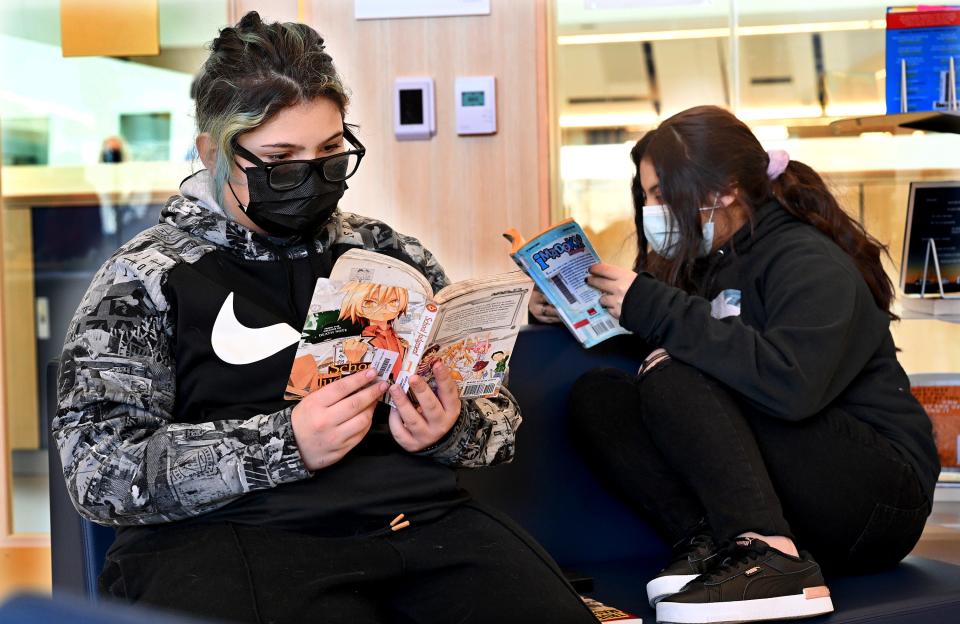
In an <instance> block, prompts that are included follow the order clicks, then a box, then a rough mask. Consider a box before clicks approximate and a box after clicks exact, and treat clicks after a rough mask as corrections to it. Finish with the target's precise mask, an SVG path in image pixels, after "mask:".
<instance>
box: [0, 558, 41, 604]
mask: <svg viewBox="0 0 960 624" xmlns="http://www.w3.org/2000/svg"><path fill="white" fill-rule="evenodd" d="M50 564H51V562H50V547H49V546H45V547H44V546H33V547H27V546H12V547H0V602H2V601H3V600H4V599H5V598H6V597H7V596H8V595H9V594H12V593H13V592H22V591H30V592H38V593H43V594H49V593H50V589H51V586H52V577H51V570H50V567H51V565H50Z"/></svg>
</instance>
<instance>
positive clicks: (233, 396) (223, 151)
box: [52, 12, 594, 624]
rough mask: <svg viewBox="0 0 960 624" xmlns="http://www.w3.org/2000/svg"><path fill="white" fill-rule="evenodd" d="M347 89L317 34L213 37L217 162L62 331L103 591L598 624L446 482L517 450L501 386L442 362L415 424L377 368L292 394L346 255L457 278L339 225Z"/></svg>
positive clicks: (240, 612)
mask: <svg viewBox="0 0 960 624" xmlns="http://www.w3.org/2000/svg"><path fill="white" fill-rule="evenodd" d="M346 93H347V92H346V88H345V87H344V85H343V84H342V82H341V80H340V77H339V76H338V74H337V72H336V70H335V68H334V66H333V62H332V59H331V58H330V56H329V55H328V54H327V53H326V51H325V49H324V41H323V39H322V38H321V37H320V36H319V35H318V34H317V33H316V32H315V31H314V30H313V29H311V28H309V27H308V26H306V25H304V24H293V23H283V24H282V23H270V24H267V23H264V22H262V21H261V19H260V16H259V15H258V14H257V13H256V12H251V13H248V14H247V15H246V16H244V17H243V19H241V20H240V22H239V23H238V24H237V25H236V26H233V27H229V28H224V29H223V30H221V31H220V33H219V36H218V37H217V38H216V39H215V40H214V41H213V43H212V46H211V53H210V56H209V58H208V59H207V61H206V63H205V64H204V67H203V70H202V72H201V74H200V75H199V77H198V78H197V82H196V120H197V125H198V130H199V134H198V136H197V151H198V153H199V155H200V159H201V160H202V162H203V164H204V166H205V169H203V170H201V171H200V172H198V173H196V174H194V175H193V176H191V177H189V178H187V179H186V180H184V181H183V183H182V184H181V187H180V191H181V192H180V194H178V195H175V196H174V197H171V198H170V200H169V201H168V203H167V205H166V207H165V208H164V210H163V213H162V215H161V221H160V223H159V224H158V225H156V226H153V227H151V228H149V229H147V230H145V231H144V232H142V233H141V234H139V235H138V236H136V237H135V238H134V239H133V240H131V241H130V242H128V243H126V244H125V245H123V246H122V247H121V248H120V249H119V250H117V252H116V253H115V254H114V255H113V256H112V257H111V258H110V259H109V260H108V261H107V262H106V263H105V264H104V265H103V267H102V268H101V269H100V271H99V272H98V273H97V274H96V276H95V278H94V280H93V282H92V283H91V285H90V287H89V289H88V290H87V293H86V295H85V296H84V298H83V300H82V301H81V303H80V305H79V308H78V309H77V312H76V315H75V316H74V318H73V320H72V322H71V323H70V326H69V330H68V333H67V338H66V341H65V344H64V349H63V356H62V363H61V371H60V378H59V383H58V392H59V409H58V412H57V416H56V418H55V419H54V422H53V424H52V428H53V434H54V438H55V440H56V444H57V447H58V449H59V452H60V457H61V460H62V464H63V475H64V478H65V479H66V483H67V486H68V490H69V492H70V495H71V496H72V498H73V501H74V504H75V505H76V507H77V510H78V511H79V512H80V513H81V514H82V515H83V516H85V517H86V518H88V519H90V520H92V521H94V522H98V523H100V524H104V525H108V526H113V527H115V528H116V529H117V538H116V541H115V543H114V544H113V546H112V547H111V548H110V550H109V552H108V554H107V558H106V564H105V566H104V569H103V572H102V574H101V575H100V579H99V588H100V592H101V593H102V594H103V595H105V596H108V597H113V598H116V599H119V600H124V601H128V602H133V603H143V604H149V605H155V606H158V607H163V608H167V609H175V610H180V611H184V612H188V613H191V614H194V615H196V616H202V617H208V618H213V619H217V620H223V621H234V622H274V623H284V622H289V623H301V622H316V621H323V622H325V623H333V624H335V623H338V622H343V623H347V622H350V623H355V622H403V623H425V624H426V623H436V624H441V623H447V622H467V623H470V622H473V623H478V624H479V623H484V624H485V623H488V622H525V623H526V622H537V621H549V622H570V623H572V624H577V623H583V624H586V623H589V622H593V621H594V620H593V617H592V615H591V613H590V611H589V609H587V607H586V606H585V605H584V604H583V603H582V601H581V600H580V599H579V597H578V596H577V594H576V593H575V592H574V590H573V588H572V587H571V586H570V584H569V583H568V582H567V581H566V580H565V579H564V577H563V575H562V574H561V572H560V570H559V569H558V568H557V566H556V564H555V563H554V562H553V561H552V560H551V559H550V557H549V556H548V555H547V554H546V553H545V552H544V551H543V550H542V549H541V548H540V547H539V546H538V545H537V544H536V543H535V542H534V541H533V540H532V539H531V538H530V537H529V536H528V535H527V534H526V533H524V532H523V531H522V530H521V529H519V528H518V527H517V526H516V525H515V524H513V523H512V522H510V521H509V520H507V519H505V518H503V517H501V516H500V515H499V514H497V513H495V512H494V511H492V510H490V509H488V508H486V507H484V506H482V505H480V504H478V503H476V502H475V501H473V500H472V499H471V497H470V495H469V494H468V493H467V492H465V491H464V490H462V489H460V488H459V487H458V485H457V477H456V472H455V469H456V468H473V467H482V466H487V465H491V464H494V463H498V462H501V461H509V460H510V459H511V458H512V457H513V453H514V441H515V434H516V430H517V427H518V426H519V424H520V421H521V418H520V412H519V410H518V408H517V405H516V402H515V401H514V399H513V398H512V396H511V395H510V393H509V391H501V393H500V395H499V396H498V397H495V398H489V399H475V400H465V401H461V400H460V398H459V394H458V391H457V386H456V384H455V383H454V382H453V380H452V378H451V374H450V372H449V370H448V369H447V368H446V367H445V366H444V365H443V364H442V363H440V362H437V363H435V364H434V367H433V369H432V370H431V372H432V373H433V375H434V377H435V379H436V385H437V390H436V391H434V390H432V389H431V388H430V387H429V386H428V385H427V383H426V382H425V381H424V380H423V379H422V378H421V377H418V376H414V377H412V378H411V381H410V386H411V388H412V392H413V394H414V395H415V399H416V401H417V403H418V404H419V407H415V406H414V405H413V404H412V402H411V400H410V399H409V398H407V396H406V395H405V394H404V393H403V392H400V391H399V388H398V387H396V386H394V387H392V388H391V389H390V390H388V388H387V384H386V383H385V382H378V381H377V380H376V378H375V373H374V372H373V371H367V372H364V373H358V374H355V375H351V376H348V377H346V378H344V379H341V380H338V381H336V382H333V383H330V384H328V385H326V386H323V387H322V388H320V389H317V390H316V391H313V392H311V393H310V394H308V395H307V396H306V397H305V398H303V399H302V400H301V401H299V402H297V403H291V402H287V401H284V400H283V394H284V388H285V386H286V384H287V380H288V376H289V375H290V372H291V367H292V364H293V360H294V357H295V354H296V347H297V343H298V337H299V335H300V330H301V328H302V327H303V326H304V321H305V317H306V314H307V309H308V304H309V302H310V299H311V295H312V294H313V290H314V286H315V283H316V281H317V279H318V278H321V277H326V276H328V275H329V274H330V270H331V267H332V265H333V263H334V262H335V261H336V259H337V257H338V256H339V255H341V254H342V253H344V252H345V251H347V250H349V249H351V248H356V247H363V248H367V249H370V250H372V251H376V252H378V253H383V254H387V255H391V256H393V257H395V258H399V259H402V260H403V261H405V262H407V263H409V264H411V265H412V266H414V267H416V268H417V269H418V270H419V271H421V272H422V273H423V274H424V276H425V277H426V278H427V279H428V280H429V281H430V283H431V284H432V286H433V288H434V289H435V290H439V289H440V288H442V287H443V286H445V285H446V284H447V283H448V280H447V276H446V274H445V273H444V271H443V269H442V268H441V266H440V264H439V263H438V262H437V260H436V259H435V258H434V257H433V255H432V254H431V253H430V252H429V251H427V250H426V249H424V247H423V246H422V245H421V244H420V242H419V241H417V239H415V238H412V237H409V236H405V235H402V234H400V233H398V232H395V231H394V230H393V229H391V228H390V227H389V226H388V225H386V224H384V223H382V222H380V221H377V220H375V219H371V218H369V217H364V216H360V215H356V214H351V213H347V212H343V211H341V210H340V209H339V207H338V204H339V201H340V199H341V197H342V196H343V194H344V192H345V191H346V188H347V184H346V181H347V179H348V178H350V177H351V176H352V175H353V173H354V172H355V171H356V170H357V167H358V166H359V164H360V161H361V158H362V157H363V155H364V154H365V149H364V147H363V146H362V145H361V143H360V141H359V140H358V139H357V137H356V135H355V134H354V129H353V128H352V127H351V126H350V125H349V124H346V123H344V119H345V116H346V112H347V103H348V99H347V95H346ZM373 208H374V209H375V207H373ZM386 392H390V394H391V396H392V398H393V400H394V402H395V403H396V405H397V407H396V408H393V409H388V408H386V406H385V405H384V404H382V403H381V402H380V399H381V398H382V397H383V396H384V394H385V393H386Z"/></svg>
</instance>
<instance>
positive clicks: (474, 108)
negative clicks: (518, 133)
mask: <svg viewBox="0 0 960 624" xmlns="http://www.w3.org/2000/svg"><path fill="white" fill-rule="evenodd" d="M454 91H455V95H456V109H457V134H493V133H495V132H496V131H497V86H496V80H495V79H494V77H493V76H471V77H467V78H457V82H456V84H455V86H454Z"/></svg>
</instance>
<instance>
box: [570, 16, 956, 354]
mask: <svg viewBox="0 0 960 624" xmlns="http://www.w3.org/2000/svg"><path fill="white" fill-rule="evenodd" d="M912 4H913V3H910V2H901V1H897V2H890V1H882V2H881V1H879V0H851V1H847V2H842V3H838V2H835V1H832V0H802V1H801V0H784V1H782V2H776V3H771V2H769V1H767V0H716V1H712V0H643V1H637V0H591V1H589V2H584V1H583V0H555V9H556V10H555V15H556V35H557V36H556V48H555V58H556V62H555V63H554V66H555V75H554V78H555V80H554V82H555V93H556V98H557V99H556V108H557V111H558V115H557V116H558V126H559V133H558V136H559V138H560V139H559V181H558V184H557V188H559V190H560V192H559V193H558V194H557V196H558V198H559V202H558V203H559V205H557V206H555V207H554V209H555V211H556V214H555V215H554V218H563V217H574V218H575V219H577V220H578V221H579V222H580V223H581V224H582V225H583V226H584V229H585V230H587V231H588V233H589V235H590V236H591V238H592V239H594V240H595V243H596V245H597V247H598V249H599V251H600V253H601V255H603V256H604V258H605V259H606V260H607V261H610V262H613V263H616V264H619V265H621V266H632V263H633V259H634V258H635V256H636V246H635V244H636V243H635V240H636V232H635V226H634V215H633V206H632V200H631V197H630V193H629V188H630V178H631V177H632V175H633V171H632V165H631V163H630V161H629V151H630V148H631V147H632V145H633V143H634V142H635V141H636V140H637V139H639V138H640V137H641V136H642V135H643V134H644V133H645V132H646V131H648V130H650V129H651V128H653V127H655V126H656V125H657V124H658V123H659V122H660V121H662V120H664V119H666V118H667V117H668V116H670V115H671V114H673V113H676V112H678V111H681V110H684V109H686V108H689V107H692V106H696V105H700V104H714V105H719V106H723V107H725V108H727V109H729V110H731V111H733V112H735V113H736V114H737V115H738V116H739V117H740V118H741V119H743V120H744V121H746V122H747V123H748V125H750V126H751V128H752V129H753V130H754V132H755V134H756V135H757V136H758V138H759V139H760V141H761V143H763V144H764V146H765V147H767V148H768V149H773V148H777V149H785V150H786V151H787V152H789V153H790V155H791V157H792V158H794V159H796V160H801V161H803V162H805V163H807V164H809V165H810V166H812V167H813V168H814V169H816V170H817V171H819V172H820V173H821V174H822V175H823V176H824V177H825V178H826V180H827V181H828V183H829V184H830V185H831V187H832V188H833V189H834V191H835V192H836V194H837V196H838V197H839V199H840V201H841V203H842V205H843V206H844V207H845V209H847V210H848V211H849V212H850V213H851V214H853V215H854V216H856V217H857V218H858V219H860V220H861V221H862V222H863V223H864V224H865V226H866V227H867V228H868V230H869V231H870V232H871V233H872V234H874V235H875V236H877V237H878V238H879V239H880V240H881V241H882V242H884V243H885V244H887V245H888V246H889V248H890V255H891V258H890V259H889V261H888V262H887V266H888V269H889V271H890V275H891V277H892V278H893V279H894V283H896V281H897V278H898V274H899V269H898V267H899V264H900V254H901V249H902V240H903V231H904V221H905V215H906V209H907V191H908V188H909V183H910V182H911V181H913V180H949V179H957V178H958V177H960V149H958V141H960V138H958V137H957V136H956V135H953V134H938V133H933V132H919V131H912V130H905V129H891V128H885V129H883V131H881V132H864V133H861V132H855V133H850V134H844V133H842V132H838V130H837V129H836V128H834V127H832V126H831V124H832V123H833V122H836V121H838V120H842V119H846V118H851V117H863V116H870V115H883V114H884V113H885V112H886V95H885V84H886V78H887V75H886V70H885V63H886V61H885V47H886V44H885V41H886V8H887V7H888V6H891V5H893V6H897V5H904V6H909V5H912ZM928 323H929V324H930V325H931V326H930V327H927V328H926V329H924V330H923V331H922V332H921V331H920V330H918V327H924V326H926V325H927V324H928ZM894 332H895V338H897V340H898V343H902V344H901V345H900V346H901V347H902V348H903V353H902V356H901V360H902V361H903V363H904V365H905V367H906V368H907V370H908V372H921V371H930V370H933V371H955V370H960V356H956V355H953V356H951V355H947V354H945V353H944V352H943V350H942V349H940V350H938V349H936V348H935V346H936V345H937V344H949V341H950V340H953V341H956V340H957V339H958V338H960V326H957V325H949V324H946V323H936V322H930V321H911V322H909V323H908V322H904V323H900V324H897V325H895V326H894ZM917 335H923V336H924V338H923V339H920V340H911V339H909V338H911V337H913V336H917ZM901 336H902V337H903V338H904V340H902V341H901V340H900V337H901ZM926 336H929V338H926Z"/></svg>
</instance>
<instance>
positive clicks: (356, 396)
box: [290, 369, 387, 471]
mask: <svg viewBox="0 0 960 624" xmlns="http://www.w3.org/2000/svg"><path fill="white" fill-rule="evenodd" d="M376 377H377V373H376V371H374V370H373V369H367V370H365V371H363V372H361V373H359V374H356V375H348V376H346V377H341V378H340V379H338V380H336V381H334V382H332V383H329V384H326V385H324V386H323V387H321V388H320V389H319V390H316V391H314V392H311V393H310V394H308V395H307V396H305V397H304V398H303V400H301V401H300V402H299V403H297V405H296V407H294V408H293V412H292V413H291V416H290V424H291V426H292V427H293V435H294V438H296V440H297V448H299V449H300V456H301V457H302V458H303V463H304V465H305V466H306V467H307V470H311V471H316V470H320V469H321V468H327V467H329V466H331V465H333V464H335V463H337V462H338V461H340V460H341V459H343V456H344V455H346V454H347V453H349V452H350V451H351V450H352V449H353V447H355V446H356V445H357V444H359V443H360V440H362V439H363V436H365V435H367V431H369V430H370V425H371V424H372V423H373V410H374V408H375V407H376V405H377V403H378V402H379V401H380V398H381V397H382V396H383V393H384V392H385V391H386V390H387V383H386V382H384V381H377V379H376Z"/></svg>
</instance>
